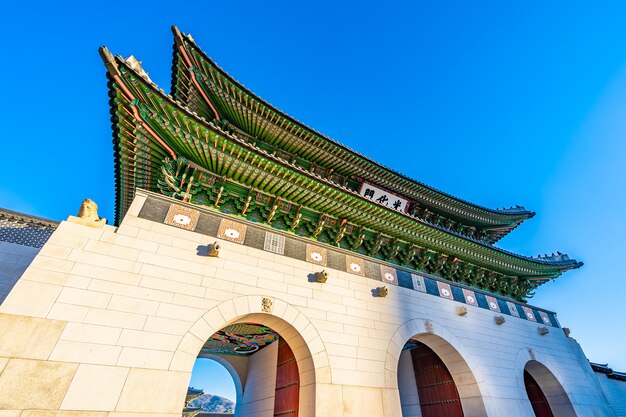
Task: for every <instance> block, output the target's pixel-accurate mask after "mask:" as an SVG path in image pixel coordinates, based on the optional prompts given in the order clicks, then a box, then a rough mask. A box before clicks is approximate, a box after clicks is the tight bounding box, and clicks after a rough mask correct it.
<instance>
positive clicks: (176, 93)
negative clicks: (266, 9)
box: [101, 28, 582, 300]
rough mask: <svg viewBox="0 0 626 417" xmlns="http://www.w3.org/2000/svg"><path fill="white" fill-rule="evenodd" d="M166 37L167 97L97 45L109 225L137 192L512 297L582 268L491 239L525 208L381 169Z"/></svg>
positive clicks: (188, 42)
mask: <svg viewBox="0 0 626 417" xmlns="http://www.w3.org/2000/svg"><path fill="white" fill-rule="evenodd" d="M174 35H175V43H174V74H173V86H172V89H173V96H169V95H167V94H166V93H165V92H164V91H163V90H160V89H159V88H158V87H157V86H156V85H154V84H153V83H152V81H151V80H150V78H149V77H148V75H147V73H146V72H145V71H144V70H143V69H142V68H141V65H140V63H139V62H138V61H137V60H136V59H135V58H133V57H130V58H128V59H123V58H121V57H119V56H113V55H112V54H111V53H110V52H109V51H108V50H107V49H106V48H101V55H102V58H103V60H104V62H105V65H106V67H107V70H108V73H107V76H108V79H109V88H110V90H109V91H110V92H109V95H110V98H111V114H112V122H113V131H114V152H115V163H116V168H115V178H116V201H117V203H116V222H117V223H119V222H120V221H121V219H122V217H123V215H124V213H125V212H126V210H127V209H128V207H129V204H130V202H131V201H132V199H133V197H134V194H135V190H136V189H137V188H144V189H148V190H151V191H157V192H161V193H163V194H164V195H167V196H170V197H174V198H177V199H179V200H182V201H185V202H190V203H193V204H197V205H202V206H206V207H209V208H212V209H214V210H219V211H221V212H223V213H227V214H230V215H233V216H238V217H243V218H245V219H247V220H250V221H253V222H262V223H265V224H268V225H270V226H272V227H274V228H276V229H281V230H285V231H289V232H292V233H294V234H297V235H300V236H304V237H307V238H310V239H312V240H316V241H319V242H322V243H327V244H331V245H334V246H337V247H340V248H342V249H347V250H350V251H353V252H355V253H357V254H359V255H361V256H369V257H371V258H375V259H380V260H383V261H386V262H389V263H392V264H395V265H399V266H402V267H405V268H408V269H410V270H416V271H422V272H427V273H429V274H432V275H436V276H440V277H443V278H445V279H447V280H450V281H454V282H459V283H461V284H464V285H469V286H473V287H477V288H480V289H483V290H486V291H489V292H492V293H496V294H501V295H504V296H508V297H511V298H514V299H516V300H524V299H525V298H526V297H528V296H529V295H532V291H533V290H534V289H535V288H536V287H537V286H539V285H540V284H542V283H544V282H546V281H548V280H550V279H554V278H556V277H558V276H559V275H561V274H562V273H563V272H564V271H567V270H570V269H574V268H578V267H580V266H581V265H582V263H581V262H578V261H576V260H574V259H570V258H569V257H568V256H567V255H563V254H560V253H558V254H557V255H552V256H546V257H537V258H534V257H527V256H522V255H518V254H514V253H511V252H508V251H505V250H502V249H500V248H497V247H495V246H493V242H495V241H497V240H498V239H499V238H500V237H501V236H503V235H504V234H506V233H508V232H510V230H512V229H513V228H514V227H516V226H517V225H519V224H520V223H521V222H522V221H523V220H525V219H527V218H529V217H531V216H532V215H533V214H534V213H532V212H529V211H527V210H525V209H523V208H514V209H509V210H490V209H486V208H484V207H480V206H477V205H474V204H471V203H468V202H466V201H463V200H460V199H457V198H454V197H452V196H450V195H448V194H445V193H442V192H439V191H437V190H434V189H432V188H430V187H427V186H425V185H423V184H421V183H419V182H416V181H413V180H411V179H409V178H407V177H405V176H402V175H401V174H398V173H396V172H395V171H392V170H389V169H388V168H385V167H383V166H381V165H379V164H377V163H376V162H374V161H372V160H370V159H368V158H366V157H364V156H362V155H360V154H358V153H356V152H354V151H352V150H350V149H348V148H346V147H344V146H343V145H341V144H339V143H337V142H335V141H333V140H332V139H329V138H327V137H325V136H323V135H321V134H319V133H317V132H316V131H314V130H312V129H310V128H308V127H306V126H304V125H303V124H301V123H299V122H297V121H295V120H294V119H292V118H290V117H289V116H287V115H285V114H284V113H282V112H280V111H278V110H276V109H274V108H273V107H271V106H270V105H269V104H267V103H265V102H264V101H262V100H261V99H260V98H258V97H256V96H254V95H253V94H252V93H251V92H249V91H248V90H246V89H245V88H244V87H242V86H241V85H240V84H239V83H237V82H236V81H234V80H233V79H232V78H231V77H229V76H228V75H227V74H226V73H225V72H224V71H222V70H221V69H220V68H219V67H217V66H216V65H215V64H214V63H213V62H212V61H211V60H210V59H209V58H208V57H207V56H206V55H205V54H204V53H203V52H202V51H200V49H199V48H198V47H197V46H196V45H195V43H194V42H193V40H192V39H191V37H189V36H187V35H182V34H181V33H180V32H179V31H178V30H177V29H176V28H174ZM338 155H339V156H340V157H339V159H338V158H337V156H338ZM394 202H395V204H394Z"/></svg>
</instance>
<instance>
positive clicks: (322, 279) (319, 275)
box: [313, 271, 328, 283]
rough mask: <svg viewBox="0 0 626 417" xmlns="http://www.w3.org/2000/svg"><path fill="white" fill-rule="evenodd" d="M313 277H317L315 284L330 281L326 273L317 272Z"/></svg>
mask: <svg viewBox="0 0 626 417" xmlns="http://www.w3.org/2000/svg"><path fill="white" fill-rule="evenodd" d="M313 276H314V277H315V282H321V283H324V282H326V280H327V279H328V272H326V271H321V272H316V273H315V274H313Z"/></svg>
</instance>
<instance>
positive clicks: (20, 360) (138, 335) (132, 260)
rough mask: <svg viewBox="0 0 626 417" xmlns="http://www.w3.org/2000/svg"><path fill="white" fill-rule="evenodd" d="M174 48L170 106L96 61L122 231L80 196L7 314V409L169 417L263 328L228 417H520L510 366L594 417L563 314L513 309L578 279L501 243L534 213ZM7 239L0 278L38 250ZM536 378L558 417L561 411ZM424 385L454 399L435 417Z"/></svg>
mask: <svg viewBox="0 0 626 417" xmlns="http://www.w3.org/2000/svg"><path fill="white" fill-rule="evenodd" d="M173 33H174V62H173V70H174V72H173V77H172V78H173V79H172V93H171V95H167V94H166V93H164V92H163V90H160V89H159V88H158V87H157V86H155V85H154V83H153V82H152V81H151V80H150V77H149V75H148V73H147V72H146V71H144V69H143V68H142V66H141V62H140V61H138V60H137V59H135V58H134V57H132V56H131V57H129V58H122V57H120V56H114V55H112V54H111V53H110V52H109V51H108V49H106V48H101V50H100V52H101V56H102V58H103V61H104V64H105V66H106V69H107V78H108V81H109V82H108V86H109V97H110V99H111V100H110V104H111V121H112V127H113V135H114V147H115V150H114V157H115V184H116V203H115V207H116V212H115V218H114V219H113V221H112V223H114V224H115V226H110V225H106V224H105V223H106V222H105V221H104V219H100V218H99V216H98V214H97V206H96V204H95V203H94V202H93V201H91V200H89V199H87V200H85V201H84V202H83V207H82V209H81V210H80V211H79V216H78V217H75V216H70V217H69V218H68V220H67V221H64V222H61V223H60V224H59V225H58V227H57V228H56V230H55V231H54V233H52V235H51V236H50V238H49V239H48V240H47V243H46V244H45V245H43V247H42V248H41V250H40V251H39V253H38V254H37V256H36V257H35V258H34V260H33V261H32V263H31V264H30V266H29V267H28V269H26V271H25V272H24V273H23V275H21V276H20V278H19V280H18V281H17V283H16V284H15V286H14V287H13V288H12V290H11V292H10V293H9V294H8V296H7V297H6V299H5V300H4V301H3V302H2V304H1V305H0V410H1V411H2V413H1V414H7V415H11V416H13V415H15V416H20V417H27V415H28V417H31V416H32V415H54V416H55V417H75V416H76V415H78V414H80V415H84V414H85V413H87V415H89V417H92V415H91V414H93V417H119V416H124V417H146V416H148V415H150V416H152V415H155V416H160V417H161V416H163V417H175V416H179V415H180V412H181V409H182V407H183V405H184V403H185V400H186V399H187V396H186V391H187V388H188V384H189V381H190V376H191V372H192V369H193V364H194V362H195V360H196V359H197V358H198V356H199V355H200V356H202V355H203V352H204V354H206V355H216V354H218V352H217V349H216V346H219V343H218V342H220V341H221V342H225V340H224V338H225V339H228V340H229V341H230V342H233V341H237V340H238V338H239V339H240V340H239V341H238V342H237V343H240V342H241V343H242V344H245V343H243V342H242V341H241V339H243V337H242V336H246V335H247V336H252V335H254V334H266V335H267V334H269V333H272V335H274V336H272V337H275V340H274V341H273V343H271V344H269V345H268V346H267V347H265V348H263V349H261V350H259V351H258V352H257V353H252V354H251V355H250V356H249V358H248V359H246V360H247V363H246V364H245V368H246V369H245V370H243V366H244V364H242V363H239V364H235V363H234V362H235V361H234V360H233V361H231V364H232V365H233V369H237V372H238V374H237V375H239V376H240V378H239V379H241V388H240V391H241V395H240V398H238V401H239V402H240V403H241V404H239V405H240V406H241V412H247V413H248V414H252V415H255V416H260V417H282V416H290V415H295V414H296V412H297V415H298V416H299V417H362V416H367V417H398V416H400V415H402V414H403V412H404V413H405V414H406V413H409V412H415V413H417V410H419V412H420V413H422V408H424V412H423V414H424V415H426V414H427V413H428V412H429V411H426V409H427V408H428V407H430V409H434V408H437V407H435V405H436V403H438V402H440V401H449V402H450V403H451V404H452V403H454V404H456V408H455V410H456V411H454V412H452V411H450V415H458V414H459V413H460V411H459V408H458V405H459V404H460V408H461V411H462V413H463V416H464V417H485V416H489V417H500V416H509V415H515V416H520V417H532V414H531V413H532V407H531V406H530V401H529V398H528V395H526V394H525V391H526V390H525V385H524V382H523V368H524V364H525V362H523V363H521V365H520V364H519V363H518V362H517V360H518V356H516V355H517V354H518V352H520V350H523V351H524V352H526V357H523V355H522V356H520V358H522V357H523V360H525V361H528V357H527V356H528V355H529V354H528V352H529V351H532V352H534V353H535V354H536V356H535V357H536V358H541V363H548V362H549V363H550V371H551V373H553V374H554V375H558V376H559V381H561V382H562V384H561V386H562V389H563V391H564V392H565V393H566V394H567V396H568V398H570V399H575V401H574V400H572V403H571V405H570V408H569V409H568V410H569V411H567V412H568V413H570V414H566V415H567V416H570V415H574V414H573V412H575V413H576V415H579V416H586V415H606V412H607V411H606V410H607V409H606V406H605V405H604V400H603V399H602V397H601V395H600V394H599V393H598V391H597V387H596V386H595V384H594V383H593V382H592V381H593V377H592V376H591V377H590V376H589V373H590V370H589V365H588V364H587V363H586V360H585V359H584V354H582V352H581V351H580V348H579V347H578V345H576V344H575V342H574V341H573V340H572V339H570V338H569V337H568V336H567V334H566V333H564V331H563V329H561V327H560V324H559V322H558V320H557V319H556V315H555V313H553V312H551V311H547V310H545V309H542V308H538V307H535V306H531V305H529V304H527V303H526V301H525V298H526V296H527V294H528V293H529V292H531V291H533V290H535V289H536V288H537V287H538V286H539V285H541V284H542V283H544V282H548V281H549V280H553V279H555V278H557V277H558V276H559V275H560V274H562V273H563V272H565V271H568V270H570V269H573V268H578V267H580V266H581V263H580V262H577V261H576V260H573V259H571V258H569V257H568V256H567V255H564V254H560V253H558V254H556V255H552V256H541V257H528V256H522V255H517V254H514V253H511V252H508V251H505V250H502V249H500V248H498V247H497V246H496V244H497V242H498V241H499V239H501V238H502V237H503V236H505V235H506V234H508V233H509V232H511V231H512V230H514V229H515V228H516V227H517V226H518V225H519V224H521V223H522V222H523V221H525V220H526V219H529V218H530V217H532V216H533V214H534V213H532V212H531V211H528V210H526V209H524V208H522V207H513V208H510V209H497V210H494V209H488V208H485V207H482V206H479V205H476V204H472V203H469V202H467V201H465V200H462V199H459V198H456V197H453V196H450V195H448V194H445V193H442V192H440V191H437V190H435V189H433V188H430V187H428V186H426V185H424V184H422V183H419V182H417V181H414V180H411V179H410V178H408V177H406V176H403V175H401V174H399V173H397V172H395V171H393V170H390V169H388V168H386V167H384V166H381V165H380V164H378V163H376V162H375V161H373V160H371V159H368V158H366V157H364V156H362V155H360V154H358V153H356V152H354V151H352V150H350V149H349V148H347V147H345V146H343V145H341V144H339V143H338V142H336V141H333V140H331V139H329V138H327V137H325V136H323V135H321V134H320V133H318V132H316V131H314V130H313V129H310V128H309V127H307V126H305V125H303V124H302V123H301V122H298V121H297V120H295V119H293V118H291V117H289V116H288V115H286V114H284V113H282V112H281V111H279V110H278V109H276V108H274V107H272V106H271V105H269V104H268V103H267V102H265V101H263V100H262V99H261V98H259V97H257V96H255V95H254V94H253V93H252V92H251V91H250V90H248V89H246V88H244V87H243V86H242V85H241V84H239V83H238V82H237V81H236V80H234V79H233V78H232V77H230V76H229V75H228V74H227V73H225V72H224V71H223V70H222V69H221V68H220V67H218V66H217V65H216V64H215V63H214V62H213V61H212V60H211V59H210V58H209V57H208V56H207V55H206V54H205V53H204V52H202V50H201V49H200V48H199V47H198V46H197V45H196V44H195V42H194V40H193V38H192V37H191V36H188V35H185V34H182V33H181V32H180V31H179V30H178V29H177V28H173ZM68 65H69V66H70V67H71V63H69V64H68ZM373 82H374V83H375V84H376V83H377V82H378V81H376V80H374V81H373ZM381 85H382V84H381ZM384 140H387V138H384ZM418 157H422V156H418ZM0 215H1V213H0ZM11 216H13V215H10V216H9V217H11ZM3 218H4V217H3ZM11 218H14V216H13V217H11ZM31 220H32V219H31ZM26 223H30V224H34V225H36V224H40V221H39V222H33V221H30V222H29V221H26ZM5 224H7V221H5V220H2V222H0V227H3V225H5ZM16 230H18V231H19V230H22V229H20V228H19V227H13V228H11V230H10V231H9V232H7V233H4V232H3V233H0V237H2V238H7V239H9V238H10V239H12V242H3V245H2V247H3V250H10V251H13V252H15V253H13V252H11V256H3V257H2V261H1V262H4V260H6V259H9V260H11V259H14V260H15V259H18V260H19V262H22V261H23V256H22V255H19V253H20V242H21V243H24V242H26V243H28V242H33V239H32V236H31V238H23V236H22V237H20V236H16V233H17V234H19V233H18V232H16ZM36 240H37V241H39V239H36ZM4 243H6V245H5V244H4ZM21 253H22V254H24V253H29V254H30V255H31V256H32V254H33V250H31V251H24V250H22V251H21ZM16 262H17V261H16ZM18 270H19V268H17V269H16V268H13V269H11V271H18ZM0 272H2V271H0ZM3 277H4V276H3V275H2V274H0V279H1V280H4V278H3ZM15 279H16V278H15V277H14V276H12V277H9V278H8V281H10V284H8V285H9V286H12V285H13V282H14V281H15ZM8 281H7V282H8ZM0 283H1V284H3V287H2V288H5V287H6V285H5V283H4V282H0ZM2 291H3V293H4V290H2ZM246 326H257V327H259V328H262V330H259V331H260V332H261V333H254V332H255V331H257V330H258V329H257V330H253V329H251V328H246ZM266 331H267V332H268V333H264V332H266ZM220 332H222V333H220ZM246 332H248V333H246ZM227 333H228V334H227ZM220 337H222V339H220ZM211 341H213V342H211ZM407 342H408V343H409V344H408V345H407ZM241 349H244V347H241ZM257 355H260V356H257ZM292 355H293V357H292ZM259 358H265V359H264V360H259ZM407 358H408V359H407ZM544 358H548V360H547V361H546V360H544ZM520 361H522V359H520ZM425 363H428V364H426V365H425ZM403 364H404V365H406V364H408V365H407V366H404V365H403ZM554 364H556V365H554ZM235 365H238V366H239V365H241V366H240V367H239V368H237V366H235ZM518 365H519V366H518ZM429 368H432V369H437V375H436V376H435V378H434V379H428V378H431V375H430V374H429ZM253 370H254V372H252V371H253ZM527 371H528V373H529V375H531V376H532V377H533V378H534V380H535V382H536V383H537V385H538V386H539V387H540V388H541V390H542V392H543V393H544V395H545V397H546V400H547V402H548V404H549V405H550V407H551V409H552V411H553V412H554V414H555V416H556V415H558V412H557V411H556V410H555V408H554V407H552V405H553V404H552V402H551V401H553V400H554V401H556V400H558V399H559V398H561V397H560V396H559V395H560V394H558V393H553V392H552V391H551V390H550V389H548V388H547V387H548V386H549V384H548V385H546V384H545V383H544V382H545V381H546V380H545V379H544V378H543V376H544V375H545V374H544V373H542V372H540V371H539V370H538V369H536V368H535V367H534V366H531V365H529V367H528V369H527ZM411 373H412V382H411V378H409V377H407V375H410V374H411ZM563 376H564V377H563ZM411 384H412V385H413V386H414V389H413V390H412V391H410V390H409V389H408V388H409V386H410V385H411ZM433 384H434V385H437V384H440V385H442V386H445V387H447V388H450V389H449V390H448V391H449V392H447V393H445V395H443V396H441V395H439V394H440V393H436V392H435V394H437V395H436V396H435V397H433V399H430V400H429V399H428V398H427V397H428V396H429V395H430V394H431V391H429V387H431V386H433ZM542 384H543V385H542ZM453 386H454V387H455V389H456V394H458V395H456V394H454V390H453V389H452V388H451V387H453ZM252 394H254V395H252ZM452 394H454V395H452ZM531 395H532V394H531ZM410 398H412V400H411V401H413V403H411V404H409V403H407V402H406V401H408V400H409V399H410ZM411 405H419V406H418V407H413V408H412V409H411V410H409V409H410V408H411V407H410V406H411ZM246 408H247V410H248V411H246ZM559 409H560V408H559ZM563 409H565V408H563ZM7 410H8V411H7ZM23 410H28V412H26V413H22V411H23ZM503 410H506V411H503ZM511 410H514V411H513V412H512V411H511ZM571 410H573V411H571ZM5 411H6V412H5ZM82 412H85V413H82ZM444 412H448V410H444ZM33 413H34V414H33ZM89 413H91V414H89ZM452 413H456V414H452ZM406 415H410V414H406ZM415 415H417V414H415Z"/></svg>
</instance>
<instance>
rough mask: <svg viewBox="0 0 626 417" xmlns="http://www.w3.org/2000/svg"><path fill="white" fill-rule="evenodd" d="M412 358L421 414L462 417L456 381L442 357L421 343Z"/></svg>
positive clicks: (439, 416)
mask: <svg viewBox="0 0 626 417" xmlns="http://www.w3.org/2000/svg"><path fill="white" fill-rule="evenodd" d="M411 357H412V359H413V370H414V371H415V382H416V384H417V394H418V395H419V400H420V408H421V409H422V417H463V408H462V407H461V398H459V392H458V391H457V389H456V384H455V383H454V380H452V375H450V372H449V371H448V368H446V365H444V363H443V362H442V361H441V359H439V356H437V354H436V353H435V352H433V351H432V350H431V349H430V348H429V347H428V346H426V345H424V344H422V343H419V344H418V345H417V347H416V348H414V349H412V350H411Z"/></svg>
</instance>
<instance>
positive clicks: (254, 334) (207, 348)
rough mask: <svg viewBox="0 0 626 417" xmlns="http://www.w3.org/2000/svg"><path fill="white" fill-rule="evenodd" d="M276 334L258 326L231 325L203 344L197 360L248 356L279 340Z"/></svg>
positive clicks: (267, 328) (248, 324)
mask: <svg viewBox="0 0 626 417" xmlns="http://www.w3.org/2000/svg"><path fill="white" fill-rule="evenodd" d="M279 337H280V336H279V335H278V333H276V332H274V331H273V330H272V329H270V328H269V327H266V326H262V325H260V324H253V323H240V324H231V325H229V326H226V327H224V328H223V329H221V330H219V331H217V332H216V333H214V334H213V335H212V336H211V337H210V338H209V340H207V341H206V342H205V343H204V346H202V349H201V350H200V354H199V355H198V357H199V358H202V357H206V356H207V355H211V354H213V355H234V356H250V355H252V354H253V353H255V352H258V351H259V350H261V349H263V348H264V347H266V346H269V345H270V344H272V343H274V342H275V341H277V340H278V339H279Z"/></svg>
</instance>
